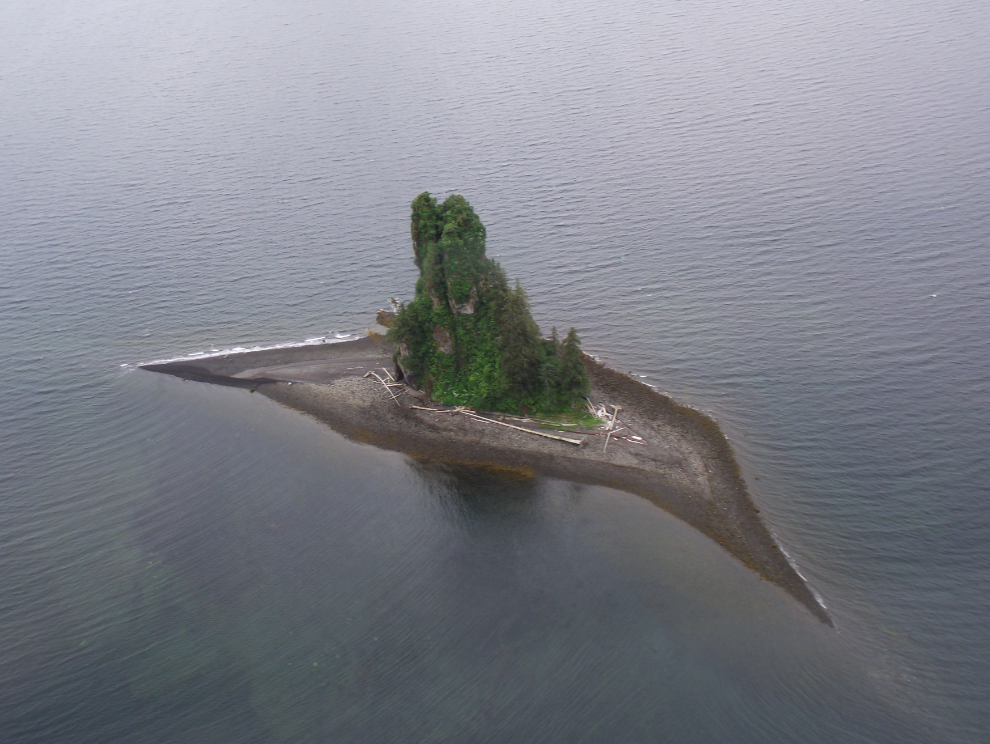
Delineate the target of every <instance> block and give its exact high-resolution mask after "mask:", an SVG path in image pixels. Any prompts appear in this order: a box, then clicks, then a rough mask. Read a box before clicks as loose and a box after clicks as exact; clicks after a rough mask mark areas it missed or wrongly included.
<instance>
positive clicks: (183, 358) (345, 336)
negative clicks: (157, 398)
mask: <svg viewBox="0 0 990 744" xmlns="http://www.w3.org/2000/svg"><path fill="white" fill-rule="evenodd" d="M357 338H359V336H358V335H357V334H355V333H335V334H334V335H333V336H332V337H331V336H330V335H329V334H328V335H326V336H313V337H312V338H307V339H306V340H305V341H289V342H287V343H284V344H271V345H270V346H261V345H258V346H232V347H230V348H226V349H216V348H213V349H210V350H209V351H191V352H189V353H187V354H183V355H180V356H174V357H168V358H166V359H153V360H152V361H150V362H139V363H137V364H130V363H128V364H121V365H120V366H121V367H125V368H131V369H136V368H138V367H145V366H147V365H149V364H169V363H171V362H188V361H192V360H194V359H209V358H210V357H217V356H224V355H227V354H247V353H249V352H252V351H271V350H272V349H295V348H299V347H301V346H317V345H319V344H340V343H344V342H345V341H353V340H355V339H357Z"/></svg>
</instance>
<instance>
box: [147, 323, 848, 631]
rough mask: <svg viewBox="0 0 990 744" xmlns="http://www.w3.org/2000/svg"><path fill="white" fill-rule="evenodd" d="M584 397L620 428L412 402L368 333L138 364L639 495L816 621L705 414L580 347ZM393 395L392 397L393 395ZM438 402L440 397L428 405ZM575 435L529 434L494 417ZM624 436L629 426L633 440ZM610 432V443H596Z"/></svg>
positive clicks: (398, 442)
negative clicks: (557, 424) (575, 428)
mask: <svg viewBox="0 0 990 744" xmlns="http://www.w3.org/2000/svg"><path fill="white" fill-rule="evenodd" d="M585 364H586V369H587V373H588V378H589V381H590V382H591V395H590V399H591V401H592V403H593V404H595V405H602V404H604V405H607V406H609V407H610V408H609V410H610V411H611V410H613V409H612V407H614V406H618V407H619V412H618V420H619V421H620V422H621V423H620V424H617V425H616V428H619V427H621V428H622V431H621V432H620V438H618V439H617V438H615V437H611V438H608V436H607V434H606V433H604V432H602V431H601V430H598V431H596V432H561V431H551V430H548V429H545V428H540V427H539V426H538V425H537V424H535V423H533V422H527V421H525V420H519V419H516V418H512V417H500V416H499V415H497V414H486V415H484V416H482V417H481V418H486V419H489V420H481V418H477V417H471V416H469V415H466V414H463V413H454V412H440V411H428V410H421V409H419V408H416V407H414V406H430V407H434V406H432V404H428V403H426V402H425V401H424V400H423V399H422V394H421V393H419V392H418V391H411V390H408V389H405V388H403V387H394V388H391V392H390V389H388V388H386V387H385V386H384V385H383V384H382V383H381V382H380V381H379V380H378V379H375V378H374V377H372V376H365V375H368V373H369V372H372V371H374V372H376V373H377V374H378V375H379V376H381V377H383V378H384V377H386V374H385V370H388V371H389V372H392V371H393V370H392V362H391V349H390V347H389V346H388V344H387V343H386V342H385V341H384V339H383V338H382V337H380V336H377V335H372V336H369V337H367V338H363V339H360V340H357V341H348V342H343V343H331V344H318V345H313V346H302V347H293V348H282V349H271V350H265V351H256V352H246V353H239V354H228V355H222V356H215V357H207V358H203V359H196V360H190V361H178V362H169V363H165V364H154V365H147V366H145V367H144V369H147V370H150V371H154V372H162V373H165V374H171V375H175V376H178V377H181V378H183V379H189V380H197V381H201V382H210V383H215V384H222V385H231V386H236V387H246V388H250V389H252V390H255V391H257V392H259V393H261V394H263V395H266V396H267V397H269V398H271V399H273V400H275V401H278V402H279V403H282V404H283V405H286V406H288V407H291V408H294V409H297V410H300V411H304V412H306V413H308V414H310V415H312V416H314V417H315V418H317V419H319V420H320V421H323V422H325V423H326V424H328V425H329V426H331V427H332V428H333V429H335V430H336V431H338V432H340V433H342V434H343V435H344V436H347V437H349V438H351V439H354V440H356V441H360V442H365V443H368V444H373V445H375V446H377V447H382V448H385V449H390V450H397V451H400V452H404V453H406V454H408V455H410V456H412V457H414V458H417V459H420V460H430V461H437V462H442V463H447V464H460V465H471V466H476V467H482V468H490V469H495V470H500V471H505V470H507V469H511V470H514V471H516V472H517V473H518V474H519V475H521V476H524V477H535V476H548V477H553V478H560V479H563V480H568V481H572V482H577V483H586V484H591V485H601V486H607V487H610V488H616V489H619V490H622V491H627V492H630V493H634V494H636V495H638V496H641V497H643V498H645V499H647V500H649V501H651V502H653V503H654V504H656V505H657V506H659V507H661V508H663V509H665V510H667V511H668V512H670V513H671V514H673V515H674V516H676V517H678V518H680V519H682V520H684V521H685V522H687V523H688V524H690V525H692V526H693V527H695V528H696V529H698V530H699V531H701V532H702V533H704V534H705V535H707V536H708V537H710V538H711V539H713V540H715V541H716V542H718V543H719V545H721V546H722V547H723V548H724V549H725V550H726V551H727V552H728V553H730V554H731V555H732V556H734V557H735V558H737V559H738V560H740V561H741V562H742V563H743V564H745V565H746V566H748V567H749V568H751V569H752V570H753V571H755V572H756V573H757V574H759V575H760V576H761V577H762V578H764V579H766V580H767V581H770V582H772V583H774V584H776V585H777V586H779V587H781V588H782V589H783V590H784V591H786V592H787V593H789V594H790V595H791V596H793V597H794V598H795V599H796V600H797V601H798V602H800V603H801V604H803V605H804V606H805V607H806V608H807V609H808V610H809V611H810V612H811V613H812V614H813V615H814V616H815V617H817V618H818V619H819V620H821V621H822V622H825V623H828V624H831V621H830V619H829V617H828V614H827V612H826V611H825V609H824V607H822V605H821V604H820V603H819V602H818V601H817V600H816V598H815V596H814V595H813V593H812V592H811V590H810V589H809V588H808V586H807V584H806V583H805V582H804V580H803V579H802V578H801V576H800V575H799V574H798V573H797V571H796V570H795V569H794V568H793V567H792V566H791V565H790V564H789V563H788V561H787V559H786V558H785V556H784V554H783V552H782V551H781V550H780V548H779V547H778V546H777V545H776V543H775V542H774V540H773V538H772V536H771V534H770V532H769V530H768V529H767V528H766V526H765V525H764V524H763V522H762V520H761V519H760V516H759V511H758V509H757V508H756V507H755V505H754V504H753V502H752V500H751V499H750V497H749V494H748V492H747V490H746V486H745V483H744V482H743V480H742V478H741V475H740V472H739V467H738V464H737V462H736V460H735V457H734V455H733V453H732V449H731V447H730V445H729V443H728V441H727V440H726V438H725V436H724V435H723V433H722V431H721V430H720V429H719V427H718V425H717V424H716V423H715V421H714V420H713V419H711V418H710V417H708V416H706V415H705V414H702V413H700V412H698V411H696V410H695V409H693V408H689V407H687V406H684V405H681V404H678V403H676V402H675V401H673V400H671V399H670V398H669V397H667V396H665V395H662V394H660V393H658V392H656V391H655V390H653V389H652V388H650V387H649V386H647V385H644V384H643V383H641V382H638V381H636V380H633V379H632V378H630V377H628V376H627V375H624V374H621V373H619V372H616V371H614V370H611V369H609V368H607V367H605V366H604V365H602V364H600V363H598V362H597V361H595V360H593V359H591V358H590V357H585ZM393 396H394V397H393ZM437 408H440V407H438V406H437ZM500 418H501V419H503V422H504V423H507V424H510V425H512V426H519V427H522V428H529V429H534V430H538V431H540V432H543V433H547V434H551V435H554V436H562V437H565V438H568V439H574V440H582V439H583V440H584V443H583V445H581V446H576V445H574V444H571V443H568V442H563V441H558V440H555V439H550V438H545V437H541V436H535V435H533V434H530V433H526V432H523V431H517V430H515V429H512V428H508V427H506V426H501V425H499V424H498V423H494V421H495V420H498V419H500ZM633 437H636V438H635V439H634V438H633ZM607 438H608V447H607V449H606V447H605V442H606V439H607Z"/></svg>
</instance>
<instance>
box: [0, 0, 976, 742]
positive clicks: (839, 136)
mask: <svg viewBox="0 0 990 744" xmlns="http://www.w3.org/2000/svg"><path fill="white" fill-rule="evenodd" d="M988 26H990V23H988V19H987V13H986V8H985V7H984V5H983V4H981V3H977V2H974V1H973V0H958V1H957V2H948V3H939V4H935V3H922V2H916V1H910V2H906V3H904V2H902V3H896V4H895V3H884V2H877V1H876V0H869V1H867V2H862V1H860V0H856V1H855V2H853V1H851V0H839V2H836V3H810V2H798V3H790V4H784V3H778V2H769V1H763V0H757V2H755V3H713V2H694V3H690V4H689V3H683V2H666V1H664V2H660V3H645V2H636V1H635V0H620V1H619V2H617V3H612V4H601V3H586V2H582V1H581V0H579V1H578V2H574V3H544V4H535V5H534V4H533V3H520V2H507V3H502V4H481V3H469V2H425V3H422V4H415V3H404V4H401V3H394V4H377V5H372V6H370V7H368V6H355V5H353V4H334V3H317V2H312V0H296V1H294V2H293V1H291V0H290V1H288V2H286V1H285V0H281V1H280V2H274V1H271V0H259V1H258V2H216V3H211V4H206V7H204V4H202V3H189V2H185V1H184V0H179V1H178V2H177V1H176V0H172V1H171V2H167V3H166V2H157V1H154V0H144V1H140V0H139V1H137V2H123V1H117V2H111V1H107V0H88V1H87V2H72V1H69V0H66V1H63V2H58V1H57V0H52V1H51V2H47V3H29V2H26V1H25V0H13V1H12V2H8V3H5V4H4V5H3V6H2V7H0V164H2V167H0V340H2V345H3V350H4V373H5V374H4V384H3V388H2V390H3V392H2V394H0V420H2V422H3V427H2V430H0V458H2V468H0V633H2V635H0V638H2V644H0V682H2V683H0V740H2V741H4V742H16V743H18V744H21V743H26V742H72V743H80V742H111V741H112V742H231V743H234V742H237V743H241V742H259V743H260V742H277V741H286V742H330V741H456V742H468V741H499V742H503V741H520V742H533V741H559V742H578V741H589V742H603V741H610V742H611V741H628V742H643V741H698V742H710V741H731V742H765V741H774V742H802V743H804V742H835V741H843V742H888V741H889V742H903V741H919V742H936V741H945V742H977V741H981V740H983V737H984V736H985V734H984V732H985V731H986V730H987V729H988V727H990V714H988V708H987V705H986V700H987V699H988V697H990V651H988V649H990V631H988V624H987V622H986V618H987V616H988V611H990V599H988V597H990V580H988V576H990V565H988V564H990V549H988V548H987V545H988V544H990V509H988V508H987V497H988V496H990V493H988V487H987V483H988V482H990V473H988V466H987V458H986V453H987V452H988V451H990V429H988V426H987V421H988V420H990V374H988V373H987V365H986V360H987V358H988V352H990V349H988V346H990V344H988V340H990V334H988V331H987V327H988V324H987V318H988V316H990V312H988V311H990V251H988V250H987V248H988V246H987V240H988V235H990V218H988V216H987V215H988V214H990V188H988V183H990V105H988V101H990V80H988V72H987V71H988V70H990V59H988V58H990V47H988V46H987V44H986V42H985V40H986V33H987V30H988ZM426 189H428V190H430V191H432V192H434V193H437V194H440V195H443V194H445V193H448V192H450V191H460V192H463V193H464V194H465V195H466V196H467V197H468V198H469V199H470V200H471V202H472V203H473V204H474V206H475V207H476V209H477V210H478V212H479V214H480V215H481V217H482V219H483V220H484V221H485V223H486V225H487V226H488V230H489V253H490V254H491V255H494V256H497V257H498V258H499V260H501V261H502V263H503V265H504V266H505V267H506V268H507V270H508V272H509V274H510V276H512V277H515V278H518V279H520V280H521V281H522V283H523V284H524V285H525V286H526V288H527V290H528V291H529V293H530V297H531V299H532V303H533V308H534V314H535V315H536V317H537V319H538V320H539V322H540V323H541V324H542V325H543V326H544V328H545V329H549V327H550V326H551V325H557V326H558V327H562V328H566V327H569V326H571V325H573V326H576V327H577V328H578V330H579V332H580V333H581V336H582V338H583V339H584V345H585V348H586V349H587V350H589V351H591V352H592V353H595V354H598V355H599V356H600V357H602V358H603V359H604V360H605V361H607V362H609V363H611V364H612V365H614V366H616V367H617V368H619V369H622V370H629V371H631V372H633V373H635V374H638V375H643V376H644V378H645V380H646V381H647V382H650V383H652V384H655V385H657V386H658V387H660V388H662V389H664V390H667V391H669V392H671V393H672V394H673V395H675V396H676V397H678V398H679V399H681V400H684V401H687V402H689V403H692V404H694V405H696V406H698V407H700V408H703V409H705V410H708V411H711V412H712V413H713V414H714V415H715V416H716V417H717V418H718V419H719V421H720V422H721V423H722V424H723V426H724V428H725V429H726V431H727V433H728V435H729V437H730V439H731V440H732V441H733V444H734V446H735V447H736V450H737V452H738V453H739V456H740V460H741V462H742V465H743V469H744V471H745V474H746V477H747V479H748V481H749V484H750V487H751V490H752V492H753V494H754V498H755V499H756V500H757V502H758V503H759V505H760V507H761V509H762V513H763V515H764V516H765V517H766V519H767V521H768V523H769V524H770V526H771V527H772V529H773V530H774V532H775V533H776V534H777V535H778V536H779V539H780V541H781V543H782V545H784V546H785V547H786V549H787V550H788V552H789V554H790V555H792V557H793V558H794V560H795V562H796V564H797V565H798V567H799V568H800V570H801V571H802V573H803V574H804V575H806V576H807V577H808V579H809V581H810V583H811V584H812V586H813V587H814V589H815V590H816V591H817V592H818V593H819V594H820V595H821V597H822V598H823V600H824V602H825V603H826V605H827V606H828V608H829V611H830V612H831V613H832V615H833V617H834V618H835V621H836V625H837V629H836V630H830V629H827V628H825V627H823V626H821V625H820V624H819V623H817V622H816V621H814V620H813V619H812V618H811V617H810V616H809V615H808V613H807V612H806V611H804V610H803V609H802V608H801V607H799V606H797V605H796V603H795V602H793V601H792V600H790V599H789V598H787V597H786V596H784V595H783V593H782V592H780V591H779V590H777V589H775V588H773V587H769V586H767V585H766V584H765V583H764V582H760V581H759V580H758V579H757V578H756V577H755V576H753V575H752V574H750V573H749V572H747V571H746V570H745V569H743V568H742V567H741V566H739V565H738V564H737V563H735V562H734V561H733V560H731V559H730V558H728V557H727V556H726V555H725V554H724V553H722V552H721V550H720V549H719V548H718V547H717V546H716V545H714V544H712V543H710V542H709V541H707V540H705V539H704V538H702V537H701V536H699V535H697V534H696V533H694V532H693V531H691V530H690V529H688V528H686V527H685V526H683V525H681V524H680V523H678V522H676V521H674V520H673V519H671V518H670V517H669V516H667V515H665V514H664V513H663V512H660V511H659V510H657V509H655V508H654V507H652V506H650V505H649V504H647V503H645V502H643V501H641V500H639V499H637V498H635V497H632V496H629V495H626V494H622V493H618V492H613V491H609V490H606V489H599V488H587V487H576V486H573V485H570V484H567V483H563V482H557V481H535V482H534V481H519V480H513V479H511V478H507V477H502V476H497V475H492V474H487V475H486V474H479V473H472V472H457V471H446V470H438V469H436V468H432V469H431V468H425V467H423V466H421V465H418V464H416V463H413V462H410V461H408V460H407V459H406V458H404V457H403V456H401V455H396V454H394V453H386V452H380V451H377V450H374V449H371V448H368V447H365V446H361V445H356V444H354V443H350V442H347V441H346V440H344V439H342V438H341V437H339V436H337V435H336V434H334V433H333V432H331V431H329V430H327V429H325V428H323V427H322V426H320V425H318V424H317V423H315V422H313V421H311V420H309V419H307V418H306V417H304V416H301V415H299V414H295V413H293V412H290V411H287V410H284V409H281V408H279V407H278V406H277V405H275V404H273V403H271V402H270V401H267V400H265V399H263V398H260V397H258V396H252V395H250V394H249V393H247V392H245V391H240V390H228V389H220V388H212V387H209V386H205V385H199V384H193V383H185V384H184V383H182V382H180V381H178V380H174V379H171V378H165V377H157V376H154V375H151V374H147V373H143V372H139V371H135V370H134V369H133V365H134V364H136V363H139V362H143V361H149V360H152V359H156V358H163V357H174V356H179V355H183V354H190V353H194V352H202V351H209V350H210V349H212V348H233V347H238V346H241V347H249V346H253V345H270V344H278V343H295V342H300V341H303V340H304V339H307V338H314V337H319V336H324V335H327V334H329V335H330V336H331V337H333V336H336V335H341V336H343V335H345V334H354V333H360V332H361V328H362V326H364V325H367V324H368V323H370V322H371V318H372V317H373V314H374V311H375V310H376V309H377V308H379V307H381V306H383V305H384V304H385V303H386V301H387V298H388V297H389V296H393V295H394V296H398V297H407V296H409V295H410V294H411V290H412V282H413V280H414V272H415V268H414V267H413V265H412V262H411V260H410V256H411V250H410V246H409V240H408V225H407V219H408V204H409V202H410V201H411V199H412V198H413V197H414V196H415V195H416V194H417V193H419V192H420V191H423V190H426Z"/></svg>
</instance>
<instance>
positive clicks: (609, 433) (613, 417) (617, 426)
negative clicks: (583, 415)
mask: <svg viewBox="0 0 990 744" xmlns="http://www.w3.org/2000/svg"><path fill="white" fill-rule="evenodd" d="M585 400H587V401H588V412H589V413H590V414H591V415H592V416H594V417H595V418H597V419H600V420H601V421H603V422H604V424H603V425H602V426H603V428H604V431H595V432H591V433H592V434H596V435H598V436H604V437H605V446H604V447H603V448H602V452H608V443H609V442H610V441H620V442H628V443H629V444H639V445H643V446H645V445H646V441H645V440H644V439H643V437H641V436H639V435H638V434H634V433H633V432H632V431H631V430H630V428H629V427H628V426H624V425H622V422H621V421H619V411H621V410H622V406H612V405H609V404H607V403H599V404H598V405H597V406H596V405H595V404H594V403H592V402H591V400H590V399H589V398H585ZM609 408H611V409H612V412H611V413H609V411H608V409H609ZM621 432H626V433H625V434H622V433H621Z"/></svg>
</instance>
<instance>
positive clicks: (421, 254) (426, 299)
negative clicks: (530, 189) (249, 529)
mask: <svg viewBox="0 0 990 744" xmlns="http://www.w3.org/2000/svg"><path fill="white" fill-rule="evenodd" d="M411 233H412V240H413V252H414V256H415V262H416V266H417V267H418V268H419V269H420V277H419V280H418V281H417V282H416V294H415V297H414V298H413V300H412V301H411V302H410V303H409V304H408V305H401V306H400V307H399V310H398V312H397V313H396V317H395V321H394V323H393V325H392V327H391V328H390V329H389V333H388V335H389V338H390V339H391V340H392V341H393V342H395V343H396V345H397V347H398V350H397V352H396V361H397V362H398V363H399V364H400V366H401V368H402V370H403V372H404V374H405V375H406V377H407V378H409V381H410V382H411V383H413V384H415V385H418V386H420V387H422V388H424V389H425V390H426V391H427V392H428V393H429V394H430V395H431V397H432V398H433V399H434V400H438V401H442V402H444V403H448V404H456V405H468V406H473V407H475V408H480V409H485V410H493V411H496V410H497V411H520V410H522V411H529V412H560V411H566V410H569V409H571V408H572V407H575V406H577V405H579V404H580V403H582V402H583V398H584V396H585V395H586V394H587V390H588V380H587V377H586V375H585V372H584V362H583V359H582V355H581V349H580V341H579V339H578V337H577V332H576V331H574V329H573V328H572V329H571V332H570V333H568V335H567V338H566V339H565V340H564V341H563V342H561V341H560V339H559V338H558V336H557V329H554V330H553V333H552V334H551V337H550V338H549V339H542V338H541V337H540V330H539V328H538V327H537V325H536V322H535V321H534V320H533V316H532V315H531V313H530V309H529V300H528V298H527V297H526V293H525V291H523V289H522V287H520V286H519V285H518V283H517V284H516V285H515V287H514V288H511V289H510V287H509V283H508V280H507V279H506V276H505V272H504V271H503V270H502V268H501V267H500V266H499V265H498V263H497V262H495V261H492V260H491V259H488V258H486V256H485V226H484V225H483V224H482V223H481V220H480V219H479V218H478V216H477V215H476V214H475V212H474V210H473V209H472V208H471V205H470V204H469V203H468V201H467V200H466V199H465V198H464V197H463V196H460V195H459V194H454V195H452V196H449V197H448V198H447V199H446V200H445V201H444V202H443V204H439V205H438V204H437V202H436V200H435V199H434V198H433V197H431V196H430V195H429V193H426V192H424V193H422V194H420V195H419V196H417V197H416V199H415V200H414V201H413V203H412V220H411Z"/></svg>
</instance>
